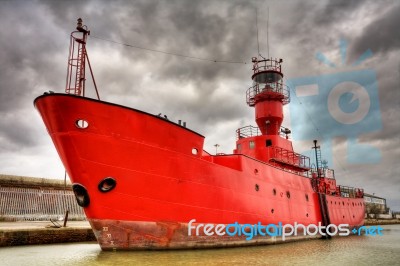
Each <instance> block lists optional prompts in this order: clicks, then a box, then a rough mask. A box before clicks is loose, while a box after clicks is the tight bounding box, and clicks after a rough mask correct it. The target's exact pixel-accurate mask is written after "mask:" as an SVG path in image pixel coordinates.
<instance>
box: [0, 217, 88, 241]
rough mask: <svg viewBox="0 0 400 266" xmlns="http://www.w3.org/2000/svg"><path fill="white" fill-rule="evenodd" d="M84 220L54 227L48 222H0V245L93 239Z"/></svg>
mask: <svg viewBox="0 0 400 266" xmlns="http://www.w3.org/2000/svg"><path fill="white" fill-rule="evenodd" d="M95 240H96V238H95V236H94V234H93V231H92V229H91V227H90V225H89V223H88V222H86V221H71V222H68V224H67V227H60V228H56V227H55V226H54V225H53V224H52V223H50V222H42V221H40V222H37V221H35V222H0V247H6V246H19V245H38V244H40V245H41V244H54V243H67V242H85V241H95Z"/></svg>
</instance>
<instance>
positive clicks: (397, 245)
mask: <svg viewBox="0 0 400 266" xmlns="http://www.w3.org/2000/svg"><path fill="white" fill-rule="evenodd" d="M382 227H383V229H384V230H383V235H382V236H379V235H377V236H371V235H369V236H366V235H363V236H348V237H335V238H333V239H330V240H308V241H302V242H296V243H285V244H278V245H269V246H257V247H243V248H227V249H208V250H181V251H138V252H123V251H116V252H104V251H101V249H100V247H99V246H98V245H97V243H95V242H90V243H73V244H55V245H33V246H16V247H5V248H0V265H13V266H14V265H29V266H33V265H80V266H83V265H400V225H399V224H397V225H384V226H382Z"/></svg>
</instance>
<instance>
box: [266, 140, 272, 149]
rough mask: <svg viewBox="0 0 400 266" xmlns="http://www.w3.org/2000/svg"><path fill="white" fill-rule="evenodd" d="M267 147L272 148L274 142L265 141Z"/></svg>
mask: <svg viewBox="0 0 400 266" xmlns="http://www.w3.org/2000/svg"><path fill="white" fill-rule="evenodd" d="M265 146H267V147H269V146H272V140H270V139H267V140H266V141H265Z"/></svg>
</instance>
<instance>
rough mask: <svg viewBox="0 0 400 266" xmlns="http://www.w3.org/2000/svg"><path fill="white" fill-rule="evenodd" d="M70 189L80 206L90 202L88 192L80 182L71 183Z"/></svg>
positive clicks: (85, 205)
mask: <svg viewBox="0 0 400 266" xmlns="http://www.w3.org/2000/svg"><path fill="white" fill-rule="evenodd" d="M72 191H73V192H74V194H75V199H76V202H77V203H78V205H79V206H81V207H87V206H89V203H90V198H89V194H88V192H87V190H86V188H85V187H84V186H82V185H81V184H73V185H72Z"/></svg>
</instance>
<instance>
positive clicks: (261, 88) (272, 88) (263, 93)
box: [246, 82, 290, 106]
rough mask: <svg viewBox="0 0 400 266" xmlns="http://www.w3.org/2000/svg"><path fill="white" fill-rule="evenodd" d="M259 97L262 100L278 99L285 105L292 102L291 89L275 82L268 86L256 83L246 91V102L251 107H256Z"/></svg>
mask: <svg viewBox="0 0 400 266" xmlns="http://www.w3.org/2000/svg"><path fill="white" fill-rule="evenodd" d="M257 97H259V98H260V99H261V97H262V98H263V99H276V100H280V101H282V103H283V104H287V103H289V102H290V89H289V87H288V86H286V85H285V84H283V82H274V83H268V84H259V83H256V84H255V85H253V86H252V87H250V88H248V89H247V91H246V102H247V104H248V105H249V106H254V105H255V104H256V101H257Z"/></svg>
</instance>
